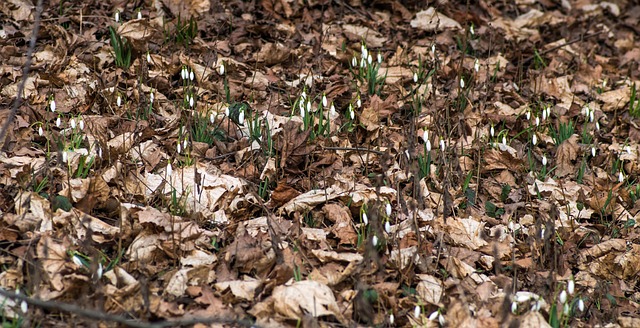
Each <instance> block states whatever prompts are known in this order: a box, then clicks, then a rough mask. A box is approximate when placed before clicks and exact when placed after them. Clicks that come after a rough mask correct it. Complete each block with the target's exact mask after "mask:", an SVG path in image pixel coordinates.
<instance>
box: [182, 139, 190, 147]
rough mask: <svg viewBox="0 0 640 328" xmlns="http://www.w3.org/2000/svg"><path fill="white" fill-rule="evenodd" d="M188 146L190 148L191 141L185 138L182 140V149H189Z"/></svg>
mask: <svg viewBox="0 0 640 328" xmlns="http://www.w3.org/2000/svg"><path fill="white" fill-rule="evenodd" d="M187 146H189V140H187V138H186V137H185V138H184V140H182V148H184V149H187Z"/></svg>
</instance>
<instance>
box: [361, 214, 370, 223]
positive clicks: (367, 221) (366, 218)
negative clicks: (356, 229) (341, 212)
mask: <svg viewBox="0 0 640 328" xmlns="http://www.w3.org/2000/svg"><path fill="white" fill-rule="evenodd" d="M362 223H364V225H368V224H369V218H368V217H367V213H362Z"/></svg>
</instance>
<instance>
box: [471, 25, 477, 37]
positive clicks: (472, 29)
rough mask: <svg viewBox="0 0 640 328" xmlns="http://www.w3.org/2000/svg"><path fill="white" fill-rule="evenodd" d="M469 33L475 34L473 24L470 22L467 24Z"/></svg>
mask: <svg viewBox="0 0 640 328" xmlns="http://www.w3.org/2000/svg"><path fill="white" fill-rule="evenodd" d="M469 33H471V35H475V34H476V30H475V29H474V28H473V24H471V26H469Z"/></svg>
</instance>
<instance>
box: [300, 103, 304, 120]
mask: <svg viewBox="0 0 640 328" xmlns="http://www.w3.org/2000/svg"><path fill="white" fill-rule="evenodd" d="M304 116H305V115H304V106H300V117H302V119H303V120H304Z"/></svg>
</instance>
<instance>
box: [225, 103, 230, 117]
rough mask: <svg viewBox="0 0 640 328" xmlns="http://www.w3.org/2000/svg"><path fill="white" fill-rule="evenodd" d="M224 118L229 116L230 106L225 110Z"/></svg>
mask: <svg viewBox="0 0 640 328" xmlns="http://www.w3.org/2000/svg"><path fill="white" fill-rule="evenodd" d="M224 116H227V117H228V116H229V106H227V107H225V108H224Z"/></svg>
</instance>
